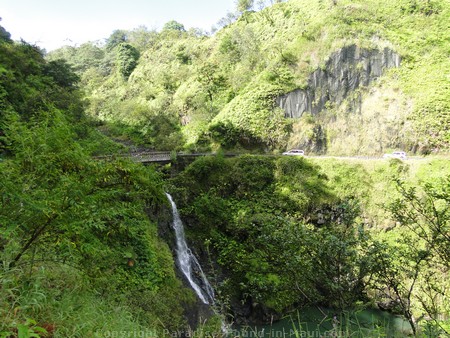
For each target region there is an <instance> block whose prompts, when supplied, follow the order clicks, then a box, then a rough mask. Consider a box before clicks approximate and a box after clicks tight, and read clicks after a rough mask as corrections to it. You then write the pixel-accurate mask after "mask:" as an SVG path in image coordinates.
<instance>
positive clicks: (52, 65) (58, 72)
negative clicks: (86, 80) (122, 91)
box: [44, 59, 80, 89]
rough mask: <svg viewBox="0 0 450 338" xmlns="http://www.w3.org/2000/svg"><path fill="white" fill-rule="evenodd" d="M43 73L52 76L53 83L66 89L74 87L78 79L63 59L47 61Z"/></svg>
mask: <svg viewBox="0 0 450 338" xmlns="http://www.w3.org/2000/svg"><path fill="white" fill-rule="evenodd" d="M44 75H48V76H50V77H52V79H53V81H55V83H57V84H58V85H59V86H61V87H65V88H68V89H70V88H75V87H76V84H77V83H78V82H79V81H80V77H79V76H78V75H77V74H75V73H74V71H73V70H72V67H71V66H70V65H69V64H68V63H67V62H66V60H63V59H59V60H54V61H49V62H48V63H47V64H46V65H45V66H44Z"/></svg>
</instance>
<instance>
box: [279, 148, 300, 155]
mask: <svg viewBox="0 0 450 338" xmlns="http://www.w3.org/2000/svg"><path fill="white" fill-rule="evenodd" d="M283 155H294V156H305V151H304V150H301V149H291V150H288V151H285V152H284V153H283Z"/></svg>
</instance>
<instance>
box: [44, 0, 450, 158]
mask: <svg viewBox="0 0 450 338" xmlns="http://www.w3.org/2000/svg"><path fill="white" fill-rule="evenodd" d="M237 5H238V8H239V13H237V14H235V15H229V18H228V20H227V19H226V18H224V20H223V22H222V25H224V26H225V27H224V28H223V29H221V30H219V31H218V32H216V34H215V35H214V36H208V35H206V34H205V33H202V32H201V31H198V30H194V29H191V30H189V31H186V30H185V29H184V27H183V25H182V24H180V23H177V22H169V23H168V24H167V25H165V26H164V29H163V30H162V31H160V32H157V31H149V30H146V29H145V28H143V27H140V28H137V29H135V30H133V31H116V32H115V33H114V34H112V35H111V36H110V37H109V39H107V43H106V44H105V46H103V45H101V44H97V45H96V44H93V43H86V44H84V45H82V46H80V47H77V48H74V47H64V48H62V49H60V50H57V51H55V52H52V53H50V54H49V55H48V58H49V59H51V60H57V59H59V58H64V59H66V60H67V62H69V63H70V64H71V65H73V66H74V67H75V69H76V71H77V74H79V75H80V77H81V79H82V81H81V83H82V87H83V88H84V89H85V91H86V94H87V97H88V98H89V99H90V104H89V107H88V111H89V114H90V115H91V116H95V117H97V118H99V119H100V120H102V121H105V122H107V123H109V124H112V126H110V129H111V130H112V131H114V133H115V134H116V135H119V136H121V137H124V138H128V139H132V140H134V141H135V142H140V143H142V144H145V145H147V146H149V147H152V148H155V149H165V150H168V149H174V148H177V149H184V150H203V149H209V148H212V149H216V148H217V147H220V146H221V147H224V148H234V149H239V148H246V149H259V150H277V149H284V148H286V147H302V148H306V149H311V150H313V149H314V143H315V142H317V140H316V138H317V135H316V134H317V130H321V131H322V134H323V135H324V136H323V140H322V141H324V142H326V147H325V148H326V149H327V150H328V152H329V153H333V154H380V153H382V152H385V151H386V150H389V149H391V148H397V147H403V148H404V149H405V150H408V151H414V152H416V151H419V152H422V153H428V152H431V151H441V152H442V151H443V152H445V151H448V146H449V140H450V139H449V137H450V135H449V132H448V128H447V126H448V124H449V117H448V111H449V110H450V107H449V102H450V98H449V94H448V93H449V92H450V91H449V87H448V86H449V84H448V78H447V75H446V73H445V71H442V70H443V69H448V68H449V57H448V48H447V45H448V42H449V31H448V29H447V28H448V27H447V24H448V20H449V5H448V1H447V0H430V1H428V0H401V1H396V2H392V1H388V0H383V1H381V2H380V1H353V0H352V1H347V0H339V1H326V0H315V1H304V0H291V1H287V2H283V3H277V4H274V5H273V6H270V7H266V8H263V7H264V4H261V6H260V7H258V4H254V2H253V1H239V2H238V3H237ZM253 5H255V6H253ZM256 7H258V8H263V9H262V10H259V11H254V10H253V9H255V8H256ZM233 20H235V22H233ZM349 45H357V46H359V47H361V48H368V49H379V50H382V49H384V48H385V47H388V48H390V49H392V50H394V51H395V52H396V53H398V54H399V55H400V57H401V60H402V61H401V67H400V68H398V69H394V70H390V71H388V72H385V75H384V76H382V78H381V79H379V81H378V82H376V83H374V84H372V85H371V86H370V88H364V87H360V89H359V90H358V92H357V93H350V94H351V95H349V97H348V98H347V99H345V100H344V101H343V102H342V103H341V104H339V105H337V104H334V103H333V102H329V104H328V105H327V107H326V110H325V111H322V112H321V113H320V114H315V115H311V114H308V113H307V114H305V115H304V116H303V117H302V118H300V119H285V118H284V117H283V112H282V111H281V110H279V109H278V108H275V99H276V97H278V96H279V95H281V94H284V93H287V92H289V91H291V90H294V89H297V88H305V87H306V86H307V85H308V84H307V80H308V77H309V75H310V74H311V73H312V72H313V71H314V70H316V69H319V68H320V69H324V68H323V67H324V65H325V64H326V61H327V59H328V58H329V57H330V55H331V54H332V53H333V52H335V51H338V50H339V49H340V48H342V47H343V46H349ZM324 70H325V71H326V69H324ZM355 100H356V101H358V102H360V107H359V108H358V109H357V110H356V111H354V110H352V109H350V108H349V107H351V104H352V102H354V101H355ZM374 131H376V132H374Z"/></svg>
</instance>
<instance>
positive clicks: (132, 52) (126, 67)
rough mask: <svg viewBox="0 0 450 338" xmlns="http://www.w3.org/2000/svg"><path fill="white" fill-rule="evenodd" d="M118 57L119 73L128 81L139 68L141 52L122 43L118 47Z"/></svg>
mask: <svg viewBox="0 0 450 338" xmlns="http://www.w3.org/2000/svg"><path fill="white" fill-rule="evenodd" d="M116 57H117V59H116V60H117V67H118V69H119V72H120V73H121V74H122V76H123V77H124V78H126V79H128V77H129V76H130V75H131V73H132V72H133V70H134V68H136V66H137V61H138V59H139V51H138V50H137V49H136V48H134V47H133V46H132V45H130V44H128V43H121V44H120V45H119V46H118V47H117V56H116Z"/></svg>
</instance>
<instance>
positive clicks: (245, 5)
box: [236, 0, 254, 13]
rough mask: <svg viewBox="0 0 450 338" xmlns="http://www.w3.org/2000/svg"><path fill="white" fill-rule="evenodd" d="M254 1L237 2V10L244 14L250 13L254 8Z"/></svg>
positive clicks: (239, 0)
mask: <svg viewBox="0 0 450 338" xmlns="http://www.w3.org/2000/svg"><path fill="white" fill-rule="evenodd" d="M253 3H254V0H237V1H236V9H237V10H238V11H239V12H241V13H243V12H246V11H249V10H250V9H251V8H252V7H253Z"/></svg>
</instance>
